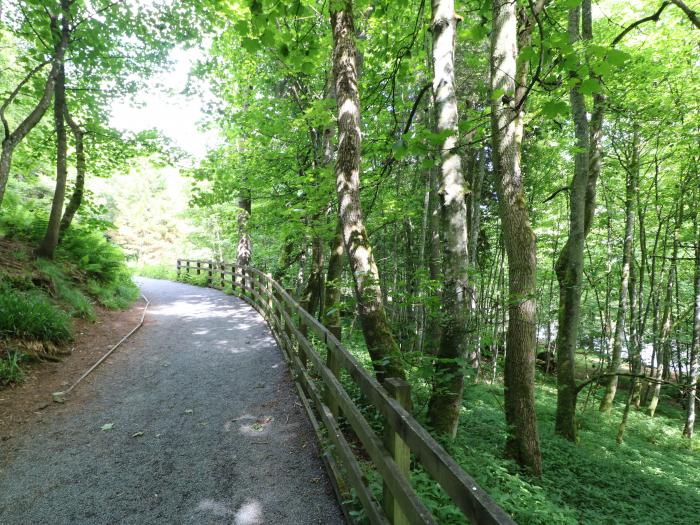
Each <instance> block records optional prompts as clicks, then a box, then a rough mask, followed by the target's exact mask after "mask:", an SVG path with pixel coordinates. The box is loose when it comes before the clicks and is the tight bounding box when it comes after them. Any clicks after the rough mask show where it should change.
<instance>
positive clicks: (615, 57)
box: [607, 48, 630, 66]
mask: <svg viewBox="0 0 700 525" xmlns="http://www.w3.org/2000/svg"><path fill="white" fill-rule="evenodd" d="M607 58H608V61H609V62H610V63H611V64H612V65H613V66H621V65H622V64H624V63H625V62H627V60H628V59H629V58H630V55H629V53H626V52H624V51H620V50H619V49H614V48H610V49H608V54H607Z"/></svg>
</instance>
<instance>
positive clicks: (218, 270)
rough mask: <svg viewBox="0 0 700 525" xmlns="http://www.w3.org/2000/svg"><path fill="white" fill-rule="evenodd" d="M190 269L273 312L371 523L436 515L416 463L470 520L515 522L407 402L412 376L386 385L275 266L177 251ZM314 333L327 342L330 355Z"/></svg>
mask: <svg viewBox="0 0 700 525" xmlns="http://www.w3.org/2000/svg"><path fill="white" fill-rule="evenodd" d="M183 272H184V273H185V274H186V275H187V274H189V275H192V276H194V275H200V276H204V275H205V276H206V283H207V285H208V286H211V287H214V288H220V289H221V288H224V287H226V286H230V287H231V289H232V291H233V293H234V294H235V295H237V296H239V297H241V298H242V299H244V300H245V301H246V302H248V303H249V304H251V305H252V306H253V307H254V308H255V309H256V310H258V312H260V314H261V315H262V316H263V317H264V318H265V319H266V320H267V322H268V324H269V325H270V327H271V329H272V332H273V334H274V336H275V338H276V339H277V341H278V343H279V345H280V347H281V348H282V350H283V353H284V354H285V359H286V360H287V362H288V363H289V364H290V368H291V370H292V373H293V375H294V378H295V381H296V386H297V390H298V391H299V395H300V397H301V400H302V403H303V404H304V407H305V409H306V411H307V412H308V414H309V417H310V418H311V421H312V424H313V426H314V429H315V430H316V433H317V434H318V436H319V439H321V441H322V444H324V445H326V446H325V447H324V448H325V452H324V455H323V459H324V462H325V464H326V467H327V468H328V470H329V472H330V474H331V478H332V481H333V484H334V489H335V490H336V492H337V494H338V497H339V499H340V501H345V500H347V499H348V494H349V493H350V489H352V490H354V493H355V495H356V497H357V499H358V500H359V502H360V504H361V505H362V508H363V509H364V512H365V514H366V517H367V521H369V522H370V523H371V524H372V525H375V524H388V523H390V524H394V525H398V524H401V525H403V524H433V523H437V521H436V519H435V517H434V516H433V515H432V514H431V512H430V511H429V510H428V508H427V507H426V506H425V504H424V503H423V501H422V500H421V498H420V497H419V496H418V494H417V493H416V491H415V490H414V488H413V486H412V485H411V481H410V478H411V470H412V466H414V467H415V466H416V465H420V466H421V467H422V468H423V470H424V471H426V472H427V473H429V474H430V475H431V476H432V478H433V479H434V480H435V481H437V483H439V485H440V486H441V487H442V488H443V489H444V491H445V492H446V493H447V495H448V496H449V497H450V498H451V499H452V501H453V502H454V504H455V505H456V506H457V507H458V508H459V509H460V510H461V511H462V513H463V514H464V516H465V518H466V519H467V520H468V521H469V522H471V523H477V524H499V525H505V524H514V523H515V522H514V521H513V520H512V519H511V518H510V517H509V516H508V514H506V512H505V511H503V509H501V508H500V507H499V506H498V505H497V504H496V503H495V502H494V501H493V500H492V499H491V497H490V496H489V495H488V494H486V493H485V492H484V491H483V490H482V489H481V488H480V487H479V486H478V484H477V483H476V482H475V481H474V480H473V479H472V478H471V477H470V476H469V475H468V474H467V473H466V472H464V470H462V468H461V467H460V466H459V465H458V464H457V463H456V462H455V460H454V459H453V458H452V457H451V456H450V455H449V454H447V452H446V451H445V450H444V449H443V447H442V446H441V445H440V444H439V443H438V442H437V441H435V439H434V438H433V437H432V436H431V435H430V434H429V433H428V432H427V430H425V429H424V428H423V427H422V426H421V424H420V423H419V422H418V421H416V419H414V418H413V416H412V415H411V414H410V413H409V412H408V411H407V410H406V408H405V407H406V406H407V405H408V401H409V400H410V387H409V385H408V383H406V382H405V381H403V380H401V379H396V378H391V379H388V380H387V381H386V382H385V385H384V386H382V385H380V384H379V382H378V381H377V380H376V379H375V378H374V377H373V376H372V375H371V374H370V373H369V372H368V371H367V370H366V369H365V368H364V367H363V366H362V365H361V364H360V363H359V362H358V361H357V360H356V359H355V357H354V356H353V355H352V354H351V353H350V352H349V351H348V350H347V349H345V348H344V347H343V346H342V345H341V344H340V342H339V341H338V339H337V338H336V337H335V336H334V335H333V334H332V333H331V332H329V331H328V330H327V329H326V328H325V327H324V326H323V325H322V324H321V323H320V322H319V321H318V320H317V319H315V318H314V317H313V316H312V315H310V314H309V313H308V312H307V311H306V310H304V309H303V308H302V307H301V306H300V305H299V303H297V302H296V301H295V300H294V298H293V297H292V296H291V294H290V292H289V291H288V290H285V289H284V288H283V287H282V286H281V285H280V284H279V283H277V282H276V281H275V280H274V279H272V276H271V275H270V274H266V273H263V272H261V271H259V270H257V269H255V268H252V267H236V265H234V264H230V263H222V262H214V261H201V260H188V259H178V261H177V273H178V277H181V276H182V275H183ZM200 278H201V277H200ZM309 334H312V335H313V336H315V338H316V340H317V341H316V344H317V345H320V346H321V348H325V351H326V356H325V358H324V356H323V355H322V353H321V352H319V351H318V350H317V347H316V345H315V344H314V342H312V341H311V340H310V337H309ZM343 371H344V372H347V376H346V377H347V378H349V380H350V381H352V382H353V383H354V384H355V385H356V386H357V387H358V388H359V390H360V391H361V392H362V394H363V395H364V397H365V399H367V400H368V401H369V402H370V403H371V404H372V405H373V406H374V407H375V408H376V409H377V411H378V412H379V413H380V414H381V415H382V416H383V418H384V434H383V435H382V436H379V435H378V434H377V433H376V432H375V431H374V429H373V428H372V426H371V425H370V423H369V422H368V421H367V419H365V417H364V416H363V414H362V411H361V410H360V408H358V407H357V406H356V404H355V403H354V402H353V401H352V398H351V397H350V395H349V393H348V392H347V390H346V389H345V388H344V387H343V384H342V382H341V377H342V376H341V374H343ZM347 427H350V428H351V429H352V432H353V433H354V436H355V437H354V438H352V439H351V440H350V441H349V440H348V435H347V432H343V429H344V428H347ZM357 441H359V442H360V443H361V445H362V448H363V449H364V453H365V454H366V456H367V457H369V459H370V460H371V463H372V465H373V466H374V468H375V469H376V471H377V472H378V473H379V475H380V476H381V478H382V481H383V490H382V494H381V495H377V496H375V494H374V493H373V492H372V490H370V488H369V487H368V483H367V480H366V477H365V475H364V473H363V470H362V467H361V462H360V460H358V457H357V455H356V453H355V452H354V448H355V447H356V445H357V443H356V442H357ZM351 443H352V444H351ZM365 461H366V459H365ZM346 510H347V509H346Z"/></svg>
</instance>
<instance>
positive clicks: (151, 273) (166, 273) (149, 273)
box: [134, 264, 177, 281]
mask: <svg viewBox="0 0 700 525" xmlns="http://www.w3.org/2000/svg"><path fill="white" fill-rule="evenodd" d="M134 273H135V274H136V275H140V276H141V277H149V278H151V279H163V280H165V281H176V280H177V272H176V271H175V268H173V267H172V266H168V265H166V264H147V265H143V266H139V267H138V268H135V269H134Z"/></svg>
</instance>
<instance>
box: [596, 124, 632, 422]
mask: <svg viewBox="0 0 700 525" xmlns="http://www.w3.org/2000/svg"><path fill="white" fill-rule="evenodd" d="M632 140H633V144H632V148H633V151H632V155H633V161H632V165H631V166H630V167H629V168H628V169H626V172H627V173H626V179H627V180H626V184H625V238H624V242H623V244H622V269H621V273H620V293H619V299H618V305H617V320H616V322H615V335H614V336H613V346H612V356H611V358H610V363H609V366H608V372H609V373H610V374H611V376H610V377H609V378H608V380H607V381H606V383H605V394H604V396H603V399H602V400H601V402H600V411H601V412H609V411H610V410H611V409H612V406H613V402H614V401H615V394H616V392H617V381H618V377H617V376H616V375H614V373H615V372H617V371H618V369H619V368H620V362H621V357H622V340H623V338H624V334H625V319H626V317H627V302H628V297H629V291H630V290H629V283H630V266H631V264H632V241H633V238H634V219H635V212H636V210H635V204H636V199H637V196H636V187H635V183H634V179H635V177H634V173H633V172H635V171H636V170H637V167H636V165H637V160H636V159H637V157H638V155H639V152H638V150H639V136H638V132H637V128H636V127H635V131H634V135H633V139H632ZM627 346H628V348H627V351H628V353H629V351H630V350H629V347H630V345H629V344H628V345H627Z"/></svg>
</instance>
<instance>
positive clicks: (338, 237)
mask: <svg viewBox="0 0 700 525" xmlns="http://www.w3.org/2000/svg"><path fill="white" fill-rule="evenodd" d="M330 244H331V256H330V259H328V273H327V274H326V291H325V296H326V300H325V308H324V312H323V317H322V320H323V325H324V326H325V327H326V328H328V330H330V332H331V333H332V334H333V335H334V336H336V337H337V338H338V340H340V338H341V334H342V326H341V319H340V285H341V277H342V274H343V260H344V253H343V252H344V250H343V230H342V228H341V224H340V221H338V224H337V227H336V230H335V235H334V236H333V240H332V241H331V243H330Z"/></svg>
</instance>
